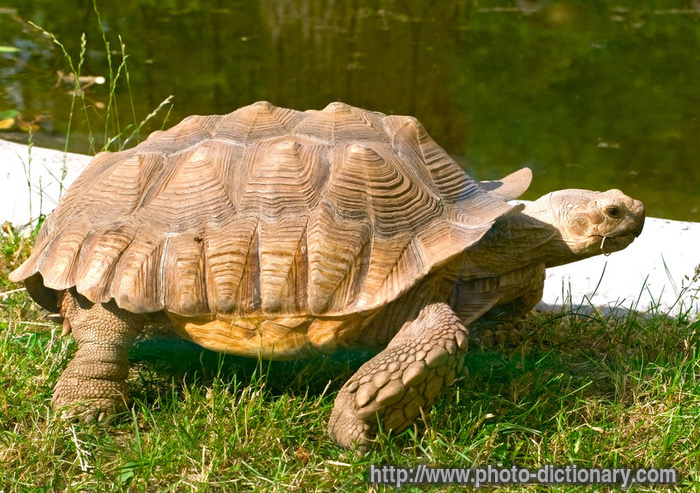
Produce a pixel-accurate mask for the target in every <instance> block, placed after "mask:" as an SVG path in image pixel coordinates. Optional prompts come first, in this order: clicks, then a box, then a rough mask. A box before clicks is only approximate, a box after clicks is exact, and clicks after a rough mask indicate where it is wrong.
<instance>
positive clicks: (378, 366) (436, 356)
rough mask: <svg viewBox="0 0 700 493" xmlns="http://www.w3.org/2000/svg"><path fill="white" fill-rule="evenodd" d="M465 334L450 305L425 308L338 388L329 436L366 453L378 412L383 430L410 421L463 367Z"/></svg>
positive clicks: (401, 426) (395, 428) (399, 426)
mask: <svg viewBox="0 0 700 493" xmlns="http://www.w3.org/2000/svg"><path fill="white" fill-rule="evenodd" d="M467 334H468V332H467V329H466V328H465V327H464V325H462V323H461V322H460V320H459V318H457V316H456V315H455V313H454V312H453V311H452V309H451V308H450V307H449V306H448V305H446V304H444V303H435V304H431V305H428V306H426V307H425V308H423V310H421V312H420V314H419V315H418V317H417V318H416V319H415V320H414V321H412V322H410V323H406V324H405V325H404V326H403V327H402V328H401V330H400V331H399V332H398V334H396V336H395V337H394V338H393V339H392V340H391V342H390V343H389V345H388V346H387V348H386V349H385V350H384V351H382V352H381V353H379V354H378V355H376V356H375V357H374V358H372V359H371V360H369V361H368V362H367V363H365V364H364V365H362V366H361V367H360V369H359V370H357V373H355V374H354V375H353V376H352V377H351V378H350V380H348V382H347V383H346V384H345V385H344V386H343V388H342V389H340V392H339V393H338V396H337V397H336V399H335V407H334V408H333V412H332V414H331V418H330V421H329V423H328V432H329V434H330V436H331V438H332V439H333V440H335V441H336V442H337V443H338V444H340V445H342V446H343V447H347V448H353V447H358V448H359V450H360V451H363V452H364V451H367V450H368V449H369V445H370V441H371V440H372V439H373V438H374V436H375V434H376V433H377V428H378V425H377V418H378V417H379V418H380V419H381V423H382V428H383V429H384V430H387V431H388V430H394V431H401V430H403V429H404V428H406V427H407V426H408V425H410V424H411V423H412V422H413V421H414V420H415V419H416V417H417V416H418V415H419V414H420V412H421V409H423V410H426V409H428V408H429V407H430V406H431V405H432V404H433V402H435V399H436V398H437V396H438V395H440V393H442V391H443V390H444V389H445V388H446V387H447V386H448V385H450V384H451V383H452V381H453V380H454V378H455V375H456V374H457V372H459V371H460V370H461V369H462V365H463V363H464V356H465V354H466V352H467Z"/></svg>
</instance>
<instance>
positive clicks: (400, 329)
mask: <svg viewBox="0 0 700 493" xmlns="http://www.w3.org/2000/svg"><path fill="white" fill-rule="evenodd" d="M531 178H532V173H531V171H530V170H529V169H527V168H524V169H522V170H520V171H516V172H515V173H513V174H511V175H509V176H507V177H505V178H503V179H501V180H497V181H490V182H479V181H477V180H474V179H472V178H471V177H470V176H469V175H468V174H467V173H466V172H465V171H463V170H462V168H460V166H459V165H458V164H457V163H456V162H455V161H454V160H453V159H452V158H451V157H450V156H449V155H448V154H447V153H446V152H445V151H444V150H443V149H442V148H441V147H440V146H438V145H437V144H436V143H435V141H434V140H432V139H431V137H430V136H429V135H428V133H427V132H426V130H425V129H424V127H423V126H422V125H421V124H420V123H419V121H418V120H417V119H415V118H413V117H409V116H394V115H390V116H387V115H384V114H382V113H378V112H373V111H367V110H363V109H359V108H355V107H352V106H349V105H347V104H344V103H331V104H329V105H328V106H327V107H326V108H325V109H323V110H320V111H315V110H309V111H305V112H301V111H295V110H292V109H284V108H280V107H275V106H273V105H272V104H270V103H267V102H259V103H255V104H252V105H250V106H246V107H243V108H240V109H238V110H237V111H235V112H233V113H230V114H228V115H217V116H191V117H188V118H186V119H184V120H183V121H182V122H181V123H180V124H178V125H176V126H174V127H173V128H171V129H169V130H167V131H157V132H154V133H153V134H151V135H150V136H149V137H148V138H147V139H146V140H145V141H144V142H142V143H140V144H139V145H137V146H136V147H135V148H133V149H129V150H124V151H120V152H115V153H108V152H105V153H100V154H98V155H97V156H95V158H94V159H93V160H92V161H91V163H90V164H89V165H88V167H87V168H86V169H85V170H84V171H83V173H82V174H81V175H80V176H79V177H78V179H77V180H76V182H75V183H74V184H73V185H72V186H71V187H70V188H69V190H68V191H67V193H66V194H65V196H64V197H63V198H62V199H61V201H60V202H59V204H58V206H57V207H56V209H55V211H54V212H53V213H52V214H51V215H50V216H49V217H48V219H47V220H46V221H45V222H44V224H43V225H42V227H41V230H40V231H39V234H38V236H37V239H36V243H35V246H34V250H33V253H32V255H31V256H30V257H29V259H27V260H26V261H25V262H24V263H23V264H22V265H21V266H20V267H19V268H18V269H16V270H15V271H14V272H13V273H12V274H11V275H10V279H11V280H13V281H15V282H19V281H24V283H25V285H26V288H27V290H28V292H29V294H30V295H31V296H32V298H33V299H34V300H35V301H36V302H37V303H39V304H40V305H41V306H43V307H44V308H46V309H47V310H49V311H51V312H54V313H60V316H61V317H62V318H63V333H64V334H68V333H70V332H72V333H73V335H74V337H75V340H76V341H77V344H78V350H77V353H76V354H75V357H74V358H73V359H72V360H71V361H70V363H69V364H68V366H67V368H66V369H65V371H64V372H63V374H62V375H61V377H60V378H59V380H58V382H57V384H56V386H55V389H54V393H53V398H52V404H53V406H54V408H56V409H63V412H64V413H65V412H67V413H68V414H67V415H68V416H72V417H74V418H76V417H77V419H83V420H88V421H90V420H102V419H104V418H106V417H109V416H111V415H113V414H114V413H117V412H118V411H120V410H121V409H122V408H123V406H124V405H125V403H126V400H127V394H128V388H127V385H126V378H127V375H128V370H129V363H128V359H127V358H128V351H129V348H130V346H131V345H132V344H133V343H134V341H135V339H136V338H137V336H139V335H140V334H141V333H142V332H143V331H145V330H148V326H149V325H148V324H149V323H151V322H153V321H154V320H157V321H158V322H159V323H167V324H168V325H169V326H171V327H172V329H174V330H175V331H176V332H177V333H178V334H179V335H181V336H183V337H184V338H186V339H188V340H190V341H193V342H195V343H197V344H199V345H201V346H203V347H205V348H208V349H212V350H215V351H222V352H226V353H232V354H236V355H243V356H250V357H257V358H266V359H282V360H284V359H296V358H301V357H306V356H310V355H314V354H329V353H332V352H334V351H337V350H341V349H353V348H373V349H377V350H379V351H380V352H378V354H377V355H376V356H374V357H373V358H372V359H370V360H369V361H367V362H366V363H365V364H364V365H363V366H361V367H360V369H359V370H358V371H357V372H356V373H355V374H354V375H353V376H352V377H351V378H350V379H349V380H348V381H347V383H345V385H344V386H343V387H342V388H341V390H340V391H339V392H338V394H337V397H336V399H335V406H334V409H333V411H332V413H331V416H330V421H329V427H328V429H329V434H330V436H331V438H332V439H333V440H335V441H336V442H337V443H338V444H340V445H341V446H344V447H348V448H354V447H357V448H358V449H359V450H361V451H364V450H367V449H368V447H369V445H370V443H371V441H372V440H373V438H374V436H375V435H376V433H377V430H378V424H379V423H381V425H382V427H383V429H384V430H395V431H400V430H402V429H404V428H406V427H407V426H408V425H409V424H410V423H411V422H412V421H413V420H414V419H415V418H416V417H417V416H418V415H419V414H420V413H421V411H422V410H426V409H428V408H429V407H430V406H431V405H432V404H433V403H434V401H435V399H436V398H437V397H438V396H439V395H440V393H441V392H442V391H443V390H444V389H445V388H446V387H447V386H448V385H450V384H451V383H452V382H453V380H454V379H455V376H456V375H457V374H458V373H459V372H460V371H461V369H462V366H463V363H464V358H465V354H466V351H467V346H468V330H467V329H466V327H467V326H469V325H470V324H472V323H474V322H475V321H476V320H478V319H479V318H481V317H483V316H489V315H490V314H494V313H498V314H501V315H502V314H506V315H508V316H511V317H515V316H519V315H522V314H525V313H527V312H528V311H530V310H531V309H532V308H533V307H534V305H535V304H536V303H537V302H538V301H539V300H540V299H541V296H542V289H543V283H544V272H545V268H546V267H550V266H554V265H559V264H563V263H567V262H572V261H575V260H578V259H582V258H585V257H589V256H592V255H596V254H599V253H604V252H605V253H609V252H613V251H616V250H620V249H622V248H625V247H626V246H627V245H628V244H630V243H631V242H632V241H633V239H634V238H635V237H636V236H638V235H639V234H640V233H641V230H642V227H643V223H644V206H643V205H642V203H641V202H639V201H637V200H633V199H631V198H629V197H627V196H626V195H624V194H623V193H622V192H621V191H619V190H610V191H607V192H593V191H586V190H576V189H569V190H560V191H555V192H552V193H549V194H547V195H545V196H543V197H542V198H540V199H539V200H537V201H535V202H531V203H529V204H527V205H523V204H517V205H513V204H509V203H508V201H510V200H511V199H514V198H516V197H518V196H520V195H521V194H522V193H523V192H524V191H525V190H526V189H527V187H528V186H529V184H530V181H531ZM69 409H73V411H72V412H71V411H67V410H69Z"/></svg>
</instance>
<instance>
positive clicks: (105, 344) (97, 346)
mask: <svg viewBox="0 0 700 493" xmlns="http://www.w3.org/2000/svg"><path fill="white" fill-rule="evenodd" d="M61 314H62V315H63V317H64V318H65V322H64V324H65V323H67V324H69V327H70V329H71V331H72V332H73V336H74V337H75V340H76V342H77V343H78V351H77V352H76V354H75V357H74V358H73V359H72V360H71V361H70V363H68V366H67V367H66V369H65V371H64V372H63V374H62V375H61V377H60V378H59V380H58V383H57V384H56V387H55V388H54V393H53V398H52V404H53V407H54V409H59V408H62V407H64V406H69V408H68V409H66V411H67V413H66V415H67V416H68V417H74V418H78V419H80V420H81V421H100V420H102V419H103V418H106V417H108V416H110V415H112V414H114V413H116V412H118V411H119V410H121V409H122V408H123V407H124V406H125V405H126V401H127V396H128V389H127V386H126V377H127V376H128V374H129V360H128V356H129V348H130V347H131V346H132V345H133V343H134V341H135V340H136V337H137V336H138V335H139V333H140V332H141V329H142V328H143V325H144V319H143V318H142V317H140V316H138V315H135V314H133V313H130V312H127V311H125V310H122V309H120V308H118V307H117V305H116V303H115V302H114V300H112V301H110V302H109V303H105V304H99V303H95V304H94V303H91V302H90V301H89V300H87V299H86V298H84V297H83V296H80V295H79V294H77V293H76V292H75V291H74V290H70V291H66V292H65V293H64V295H63V299H62V302H61ZM64 327H66V326H65V325H64ZM64 332H65V329H64Z"/></svg>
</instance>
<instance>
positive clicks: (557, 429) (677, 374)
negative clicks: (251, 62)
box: [0, 228, 700, 492]
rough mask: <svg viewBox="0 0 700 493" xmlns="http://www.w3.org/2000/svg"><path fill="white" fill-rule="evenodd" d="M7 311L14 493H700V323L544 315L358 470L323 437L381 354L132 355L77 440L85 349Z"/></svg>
mask: <svg viewBox="0 0 700 493" xmlns="http://www.w3.org/2000/svg"><path fill="white" fill-rule="evenodd" d="M6 229H7V231H6V232H5V233H3V236H2V262H1V265H0V291H2V292H7V291H14V290H16V289H17V286H16V285H13V284H11V283H10V282H9V281H7V274H8V273H9V271H10V270H11V269H12V268H13V267H15V266H17V265H19V263H20V262H21V261H22V259H23V258H25V257H26V255H27V254H28V252H29V247H30V243H31V242H30V240H28V239H23V238H21V237H20V236H18V235H16V234H13V232H12V230H11V229H9V228H6ZM0 303H1V305H0V491H2V492H14V491H18V492H19V491H22V492H23V491H41V490H43V491H127V490H128V491H216V490H231V491H250V490H258V489H259V490H265V491H331V490H338V491H355V490H358V491H360V490H370V491H372V490H373V489H374V490H376V489H382V488H377V487H371V485H370V484H369V482H368V469H369V466H370V464H375V465H376V464H394V465H397V466H402V467H416V466H417V465H418V464H426V465H430V466H452V467H478V466H486V465H489V464H490V465H493V466H497V465H502V466H506V467H509V466H512V465H518V466H520V467H529V468H537V467H539V466H543V465H546V464H555V465H560V466H566V465H570V464H574V465H577V466H579V467H632V468H642V467H672V468H675V469H677V470H678V472H679V475H680V483H679V484H678V485H676V486H675V487H663V488H662V487H660V486H657V487H654V486H648V487H646V488H642V487H636V488H632V489H631V490H630V491H640V490H645V489H646V490H653V491H658V490H660V489H663V490H668V489H671V490H680V489H683V490H687V489H693V490H695V491H700V487H699V486H698V484H699V482H698V480H699V479H700V478H698V466H697V464H698V463H699V462H700V457H699V455H700V454H699V452H700V446H699V445H698V444H700V418H699V416H700V349H699V347H700V344H699V342H700V335H699V332H700V323H699V322H697V321H691V320H688V319H683V318H681V319H668V318H662V317H658V318H655V319H653V320H645V319H642V318H639V317H637V316H634V315H630V316H625V317H619V318H607V319H605V318H602V317H599V316H594V317H583V316H575V315H569V314H554V315H552V314H550V315H548V316H544V315H542V314H533V315H531V316H530V317H529V318H528V319H527V320H526V321H525V326H526V333H527V336H526V338H525V341H523V342H522V343H521V344H519V345H517V346H508V347H501V348H498V349H492V350H485V349H473V350H471V351H470V353H469V355H468V357H467V364H466V367H467V369H468V374H465V376H463V378H461V379H460V380H459V381H457V382H456V384H455V385H453V386H452V387H450V388H449V389H448V390H447V391H446V392H445V393H444V395H443V396H442V397H440V398H439V400H438V402H437V403H436V405H435V406H434V407H433V408H432V409H431V410H430V411H429V412H428V413H427V414H426V415H425V416H424V419H419V420H418V421H417V422H416V423H415V425H414V426H413V427H411V428H409V429H408V430H406V431H405V432H403V433H400V434H399V435H398V436H386V435H381V436H380V437H379V438H378V440H377V443H376V444H375V446H374V447H373V449H372V450H371V452H370V453H369V454H368V455H366V456H356V455H354V454H353V453H351V452H348V451H346V450H343V449H340V448H339V447H337V446H336V445H335V444H334V443H333V442H331V440H330V439H329V438H328V436H327V434H326V423H327V421H328V418H329V416H330V412H331V408H332V406H333V400H334V397H335V394H336V393H337V391H338V389H339V388H340V386H341V385H342V383H343V382H344V381H345V380H346V379H347V378H348V377H349V376H350V375H351V374H352V373H353V372H354V371H355V370H356V369H357V368H358V367H359V365H360V364H361V363H362V361H363V359H364V358H366V357H367V355H359V356H355V355H350V354H341V355H337V356H334V357H333V358H328V359H316V360H307V361H299V362H277V363H268V362H257V361H254V360H248V359H243V358H235V357H231V356H221V355H218V354H215V353H211V352H209V351H205V350H202V349H200V348H198V347H197V346H194V345H190V344H187V343H184V342H178V341H162V340H161V341H159V340H144V341H143V342H141V343H140V344H139V345H138V346H137V347H135V348H134V350H133V351H132V353H131V360H132V370H131V374H130V377H129V382H130V385H131V389H132V405H131V406H130V408H129V410H128V411H127V412H125V413H124V414H122V415H120V416H118V417H117V418H116V419H115V420H114V421H113V422H112V423H111V424H110V425H103V424H101V425H76V424H70V423H66V422H64V421H62V420H61V419H59V418H58V417H57V415H56V414H55V413H54V412H53V411H52V409H51V408H50V406H49V399H50V397H51V393H52V386H53V385H54V383H55V382H56V379H57V378H58V376H59V375H60V373H61V371H62V369H63V368H64V367H65V365H66V364H67V362H68V361H69V359H70V358H71V355H72V354H73V352H74V351H75V343H74V342H73V340H72V337H66V338H61V337H60V327H58V326H56V325H53V324H52V323H50V322H45V321H43V318H42V312H40V311H39V309H38V308H37V307H36V305H35V304H34V303H33V302H32V301H31V300H30V299H29V297H28V296H27V295H26V293H24V292H21V291H20V292H17V291H15V292H11V293H9V294H7V295H2V300H0ZM529 488H531V489H534V490H538V488H539V489H542V490H544V489H545V487H542V486H530V487H529ZM420 489H421V490H425V489H428V486H422V487H420ZM441 489H442V490H445V491H458V490H461V489H462V487H461V486H457V485H453V486H442V487H441ZM547 489H549V488H547ZM551 489H553V490H555V491H557V490H560V491H577V490H581V491H584V490H586V491H588V490H589V488H587V487H583V486H579V487H573V486H569V487H560V488H559V489H557V488H551ZM598 489H599V488H598ZM404 490H405V491H418V488H417V487H407V488H404Z"/></svg>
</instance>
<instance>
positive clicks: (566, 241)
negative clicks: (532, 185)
mask: <svg viewBox="0 0 700 493" xmlns="http://www.w3.org/2000/svg"><path fill="white" fill-rule="evenodd" d="M523 213H524V214H527V215H529V216H532V217H534V218H536V219H538V220H540V221H543V222H546V223H548V224H550V225H552V226H554V228H556V230H557V231H558V234H557V235H556V236H557V237H558V238H557V240H556V241H554V243H553V244H552V245H550V246H551V247H552V248H551V249H550V250H551V251H550V252H549V253H550V255H548V258H547V261H546V264H547V267H552V266H555V265H560V264H565V263H568V262H573V261H575V260H580V259H583V258H586V257H591V256H593V255H598V254H601V253H604V254H609V253H612V252H616V251H618V250H622V249H623V248H625V247H627V245H629V244H630V243H632V241H633V240H634V239H635V238H636V237H637V236H639V235H640V233H641V232H642V228H643V227H644V204H642V203H641V202H640V201H639V200H635V199H632V198H630V197H628V196H627V195H625V194H624V193H622V192H621V191H620V190H615V189H613V190H608V191H607V192H593V191H590V190H578V189H568V190H558V191H556V192H552V193H549V194H547V195H544V196H543V197H541V198H540V199H538V200H536V201H535V202H532V203H531V204H528V205H527V206H526V208H525V210H524V211H523ZM562 242H563V243H562Z"/></svg>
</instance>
